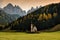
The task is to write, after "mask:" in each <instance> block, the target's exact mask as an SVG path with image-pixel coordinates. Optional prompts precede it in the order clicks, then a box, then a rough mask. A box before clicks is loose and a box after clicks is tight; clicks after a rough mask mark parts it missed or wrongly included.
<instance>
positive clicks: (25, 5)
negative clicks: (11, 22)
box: [0, 0, 60, 10]
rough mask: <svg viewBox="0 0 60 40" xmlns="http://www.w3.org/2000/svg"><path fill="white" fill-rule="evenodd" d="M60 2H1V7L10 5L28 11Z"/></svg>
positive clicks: (16, 0)
mask: <svg viewBox="0 0 60 40" xmlns="http://www.w3.org/2000/svg"><path fill="white" fill-rule="evenodd" d="M58 2H60V0H0V6H1V7H4V6H6V5H7V4H8V3H12V4H13V5H19V6H20V7H21V8H22V9H23V10H28V9H30V8H31V7H36V6H40V5H42V6H44V5H47V4H51V3H58Z"/></svg>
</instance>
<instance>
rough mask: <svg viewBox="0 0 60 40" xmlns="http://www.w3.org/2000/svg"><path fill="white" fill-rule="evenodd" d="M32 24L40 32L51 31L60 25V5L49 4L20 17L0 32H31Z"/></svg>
mask: <svg viewBox="0 0 60 40" xmlns="http://www.w3.org/2000/svg"><path fill="white" fill-rule="evenodd" d="M31 24H33V25H34V26H36V28H37V30H38V31H41V30H46V29H48V30H49V29H51V28H53V27H54V26H55V25H57V24H60V3H56V4H49V5H46V6H44V7H41V8H39V9H37V10H36V11H34V12H32V13H28V14H27V15H25V16H23V17H20V18H19V19H17V20H16V21H13V22H12V23H9V24H7V25H5V26H4V27H1V28H0V30H16V31H24V32H26V31H30V29H31Z"/></svg>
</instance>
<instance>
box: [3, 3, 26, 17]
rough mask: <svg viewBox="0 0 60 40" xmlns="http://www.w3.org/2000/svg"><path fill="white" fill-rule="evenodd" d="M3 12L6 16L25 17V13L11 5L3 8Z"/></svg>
mask: <svg viewBox="0 0 60 40" xmlns="http://www.w3.org/2000/svg"><path fill="white" fill-rule="evenodd" d="M3 10H4V11H5V12H6V13H8V14H18V15H20V16H24V15H26V12H25V11H23V10H22V9H21V8H20V7H19V6H16V5H15V6H13V5H12V4H11V3H9V4H8V5H7V6H6V7H4V9H3Z"/></svg>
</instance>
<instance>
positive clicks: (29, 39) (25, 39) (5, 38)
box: [0, 31, 60, 40]
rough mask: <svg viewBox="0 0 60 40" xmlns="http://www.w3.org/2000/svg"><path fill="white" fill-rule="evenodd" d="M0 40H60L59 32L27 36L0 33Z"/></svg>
mask: <svg viewBox="0 0 60 40" xmlns="http://www.w3.org/2000/svg"><path fill="white" fill-rule="evenodd" d="M0 40H60V31H58V32H41V33H38V34H27V33H21V32H0Z"/></svg>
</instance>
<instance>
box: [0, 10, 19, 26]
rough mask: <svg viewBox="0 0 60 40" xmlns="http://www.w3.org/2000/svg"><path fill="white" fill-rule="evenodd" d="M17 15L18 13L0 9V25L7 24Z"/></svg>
mask: <svg viewBox="0 0 60 40" xmlns="http://www.w3.org/2000/svg"><path fill="white" fill-rule="evenodd" d="M18 17H19V16H18V15H11V14H7V13H6V12H4V11H3V10H0V26H3V25H7V24H8V23H11V22H12V21H14V20H17V18H18Z"/></svg>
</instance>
